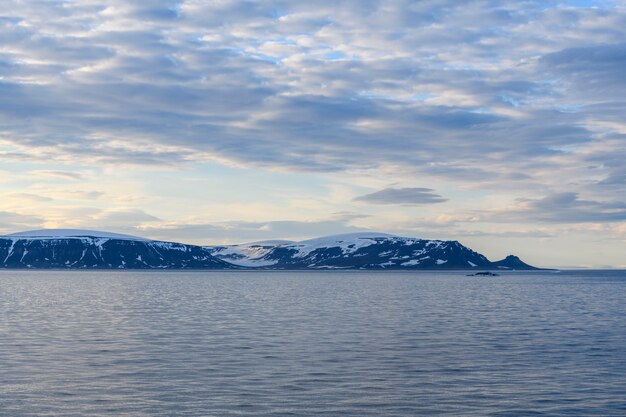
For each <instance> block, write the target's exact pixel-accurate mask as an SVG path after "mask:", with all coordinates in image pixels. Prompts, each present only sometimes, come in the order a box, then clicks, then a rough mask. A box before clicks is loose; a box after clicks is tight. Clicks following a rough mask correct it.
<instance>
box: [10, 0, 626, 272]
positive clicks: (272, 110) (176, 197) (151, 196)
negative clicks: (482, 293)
mask: <svg viewBox="0 0 626 417" xmlns="http://www.w3.org/2000/svg"><path fill="white" fill-rule="evenodd" d="M625 74H626V1H608V0H607V1H586V0H575V1H574V0H572V1H565V0H563V1H552V0H541V1H533V0H528V1H498V0H480V1H474V0H466V1H457V0H421V1H409V0H333V1H327V0H316V1H315V2H303V1H290V0H280V1H279V0H264V1H239V0H143V1H141V2H137V1H128V0H108V1H106V2H102V1H95V0H65V1H61V0H3V1H2V3H1V4H0V233H11V232H17V231H23V230H30V229H39V228H87V229H96V230H107V231H112V232H120V233H130V234H135V235H140V236H144V237H149V238H155V239H162V240H172V241H178V242H184V243H193V244H224V243H242V242H248V241H257V240H263V239H278V238H281V239H295V240H299V239H304V238H310V237H315V236H322V235H329V234H337V233H348V232H352V231H380V232H388V233H394V234H398V235H402V236H409V237H420V238H429V239H454V240H459V241H460V242H461V243H463V244H465V245H467V246H470V247H471V248H472V249H474V250H476V251H479V252H481V253H483V254H484V255H486V256H487V257H488V258H490V259H492V260H496V259H500V258H502V257H504V256H506V255H508V254H510V253H514V254H516V255H519V256H520V257H522V259H524V260H525V261H527V262H529V263H533V264H537V265H542V266H556V267H563V266H570V267H595V268H598V267H600V268H602V267H626V164H625V163H624V161H626V75H625Z"/></svg>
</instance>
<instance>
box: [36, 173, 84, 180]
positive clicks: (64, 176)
mask: <svg viewBox="0 0 626 417" xmlns="http://www.w3.org/2000/svg"><path fill="white" fill-rule="evenodd" d="M33 174H35V175H38V176H42V177H53V178H61V179H66V180H74V181H78V180H81V179H83V178H84V177H83V175H82V174H81V173H78V172H66V171H34V172H33Z"/></svg>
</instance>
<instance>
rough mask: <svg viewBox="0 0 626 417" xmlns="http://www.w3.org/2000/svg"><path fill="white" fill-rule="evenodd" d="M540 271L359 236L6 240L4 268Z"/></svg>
mask: <svg viewBox="0 0 626 417" xmlns="http://www.w3.org/2000/svg"><path fill="white" fill-rule="evenodd" d="M241 267H247V268H261V269H536V268H534V267H532V266H530V265H527V264H525V263H524V262H522V261H521V260H520V259H519V258H517V257H515V256H508V257H507V258H506V259H503V260H502V261H498V262H491V261H490V260H489V259H487V258H486V257H485V256H483V255H481V254H480V253H477V252H474V251H473V250H471V249H469V248H467V247H465V246H463V245H461V244H460V243H459V242H457V241H441V240H424V239H415V238H407V237H399V236H393V235H389V234H385V233H355V234H347V235H335V236H327V237H322V238H317V239H310V240H304V241H302V242H292V241H287V240H273V241H263V242H254V243H247V244H243V245H231V246H207V247H202V246H194V245H184V244H181V243H172V242H162V241H155V240H149V239H145V238H141V237H136V236H129V235H122V234H116V233H108V232H97V231H92V230H72V229H62V230H61V229H56V230H34V231H30V232H21V233H15V234H11V235H4V236H0V268H92V269H118V268H119V269H126V268H128V269H153V268H154V269H156V268H158V269H191V268H193V269H233V268H241Z"/></svg>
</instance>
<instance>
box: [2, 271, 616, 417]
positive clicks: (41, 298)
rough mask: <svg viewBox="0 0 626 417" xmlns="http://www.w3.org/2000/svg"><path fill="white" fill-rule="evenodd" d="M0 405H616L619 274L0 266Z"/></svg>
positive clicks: (426, 408)
mask: <svg viewBox="0 0 626 417" xmlns="http://www.w3.org/2000/svg"><path fill="white" fill-rule="evenodd" d="M0 415H1V416H11V417H18V416H219V417H224V416H355V417H356V416H358V417H363V416H604V417H607V416H625V415H626V272H623V271H612V272H598V271H579V272H562V273H553V272H537V273H521V272H520V273H503V274H501V276H499V277H468V276H466V274H465V273H463V272H449V273H440V272H436V273H432V272H356V271H355V272H336V271H333V272H211V271H209V272H130V271H120V272H112V271H100V272H87V271H1V272H0Z"/></svg>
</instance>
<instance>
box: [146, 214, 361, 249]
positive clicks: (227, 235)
mask: <svg viewBox="0 0 626 417" xmlns="http://www.w3.org/2000/svg"><path fill="white" fill-rule="evenodd" d="M361 217H362V216H354V215H349V216H345V215H340V216H335V218H330V219H324V220H313V221H293V220H291V221H290V220H287V221H268V222H250V221H230V222H218V223H190V224H184V223H169V224H168V223H163V224H159V225H147V226H144V227H141V228H139V229H138V230H136V233H140V234H142V235H144V236H150V237H153V238H156V239H163V240H175V241H176V240H178V241H181V240H182V241H185V242H188V243H196V244H201V245H208V244H225V243H230V244H233V243H245V242H251V241H258V240H267V239H275V238H278V237H279V238H281V239H291V240H302V239H307V238H312V237H318V236H324V235H334V234H339V233H352V232H360V231H365V230H367V229H365V228H360V227H356V226H352V225H350V221H351V220H353V219H355V218H361Z"/></svg>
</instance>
